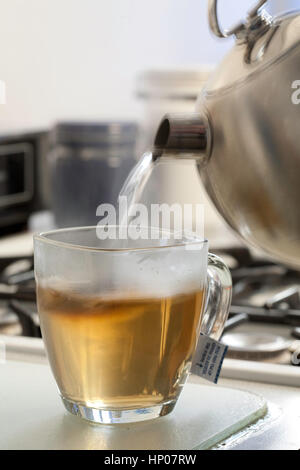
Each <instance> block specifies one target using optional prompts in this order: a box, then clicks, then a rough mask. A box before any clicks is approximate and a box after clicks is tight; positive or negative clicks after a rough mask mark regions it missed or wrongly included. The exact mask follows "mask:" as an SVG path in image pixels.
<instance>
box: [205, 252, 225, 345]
mask: <svg viewBox="0 0 300 470" xmlns="http://www.w3.org/2000/svg"><path fill="white" fill-rule="evenodd" d="M231 296H232V280H231V274H230V271H229V269H228V268H227V266H226V264H225V263H224V261H223V260H222V259H221V258H219V257H218V256H216V255H212V254H211V253H209V254H208V267H207V286H206V304H205V310H204V315H203V319H202V324H201V329H200V331H201V333H203V334H205V335H207V336H210V337H211V338H213V339H216V340H218V339H220V337H221V335H222V333H223V330H224V326H225V323H226V320H227V318H228V313H229V308H230V304H231Z"/></svg>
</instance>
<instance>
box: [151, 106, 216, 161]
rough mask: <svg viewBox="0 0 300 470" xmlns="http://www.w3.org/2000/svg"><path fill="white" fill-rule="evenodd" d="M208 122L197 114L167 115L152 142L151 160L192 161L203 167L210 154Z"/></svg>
mask: <svg viewBox="0 0 300 470" xmlns="http://www.w3.org/2000/svg"><path fill="white" fill-rule="evenodd" d="M211 141H212V138H211V130H210V125H209V121H208V119H207V118H205V117H204V116H201V115H199V114H174V115H169V114H167V115H166V116H165V117H164V118H163V119H162V121H161V123H160V125H159V127H158V131H157V133H156V137H155V141H154V150H153V158H154V159H157V158H161V157H163V158H164V157H173V158H174V157H175V158H181V159H189V160H191V159H194V160H197V161H198V163H199V161H200V162H201V165H204V164H205V163H206V162H207V161H208V159H209V157H210V154H211V147H212V145H211Z"/></svg>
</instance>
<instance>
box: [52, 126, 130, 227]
mask: <svg viewBox="0 0 300 470" xmlns="http://www.w3.org/2000/svg"><path fill="white" fill-rule="evenodd" d="M136 134H137V127H136V125H135V124H134V123H130V122H127V123H126V122H123V123H122V122H107V123H105V122H103V123H67V122H65V123H60V124H57V125H56V126H55V127H54V129H53V130H52V132H51V151H50V154H49V167H50V172H51V201H52V202H51V207H52V210H53V212H54V218H55V225H56V226H57V227H70V226H82V225H97V223H98V222H99V220H100V218H99V217H97V216H96V209H97V207H98V206H99V204H113V205H114V206H115V207H117V200H118V194H119V192H120V189H121V187H122V185H123V183H124V181H125V179H126V177H127V175H128V173H129V171H130V170H131V168H132V167H133V166H134V165H135V164H136V158H135V153H136V150H135V145H136Z"/></svg>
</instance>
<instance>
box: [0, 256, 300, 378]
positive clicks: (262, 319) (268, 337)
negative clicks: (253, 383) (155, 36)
mask: <svg viewBox="0 0 300 470" xmlns="http://www.w3.org/2000/svg"><path fill="white" fill-rule="evenodd" d="M211 251H212V252H214V253H216V254H219V255H220V256H222V257H223V258H224V259H225V261H226V262H227V264H228V265H229V266H230V269H231V274H232V279H233V299H232V306H231V309H230V314H229V319H228V321H227V323H226V326H225V330H224V334H223V337H222V341H223V342H224V343H226V344H227V345H228V346H229V350H228V355H227V362H226V361H225V365H224V368H223V375H224V373H225V375H226V370H228V374H229V375H228V374H227V376H229V377H231V376H232V373H233V372H232V371H233V370H237V371H239V372H238V374H239V375H238V377H239V378H241V377H243V375H245V377H244V378H246V379H249V377H251V373H250V370H251V369H253V371H256V373H255V374H254V378H255V380H259V381H261V380H260V379H259V377H258V375H259V374H258V371H259V370H260V369H261V371H262V372H261V375H262V379H263V380H265V381H266V382H271V383H272V382H274V381H275V383H280V384H289V385H298V386H300V368H299V367H297V366H299V364H300V273H299V272H297V271H294V270H291V269H289V268H288V267H286V266H283V265H279V264H275V263H273V262H271V261H269V260H266V259H262V258H257V257H254V256H253V255H252V254H251V252H250V251H249V250H248V249H247V248H245V247H232V248H222V249H220V248H219V249H215V250H214V249H213V248H212V250H211ZM0 335H6V336H9V337H19V338H20V337H27V338H41V331H40V327H39V318H38V315H37V308H36V295H35V281H34V271H33V256H32V255H27V256H15V257H13V256H11V257H2V258H0ZM238 361H239V362H238ZM246 362H247V364H248V366H247V367H246V368H245V367H243V365H245V364H246ZM251 363H252V364H251ZM254 363H255V364H256V365H254ZM258 363H260V365H259V364H258ZM271 365H276V366H278V365H280V366H285V367H284V368H282V369H278V367H277V368H276V373H275V372H274V367H273V368H272V367H271ZM241 369H242V370H241ZM270 371H271V372H270ZM287 371H288V372H287ZM257 374H258V375H257ZM287 376H288V377H289V378H288V379H287V378H286V377H287ZM289 381H291V383H289Z"/></svg>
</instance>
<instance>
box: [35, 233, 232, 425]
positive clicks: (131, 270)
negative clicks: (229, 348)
mask: <svg viewBox="0 0 300 470" xmlns="http://www.w3.org/2000/svg"><path fill="white" fill-rule="evenodd" d="M187 244H195V249H194V250H189V249H187ZM196 244H198V246H196ZM125 245H126V246H125V247H124V240H122V243H120V248H119V249H118V248H116V242H115V243H112V242H111V241H109V240H107V241H105V240H99V239H97V237H96V231H95V228H83V229H66V230H59V231H56V232H49V233H48V234H42V235H39V236H37V237H36V238H35V263H36V279H37V293H38V310H39V315H40V321H41V329H42V334H43V338H44V341H45V344H46V349H47V354H48V357H49V362H50V365H51V368H52V371H53V374H54V377H55V380H56V382H57V385H58V387H59V390H60V394H61V397H62V400H63V402H64V404H65V406H66V408H67V409H68V410H69V411H71V412H72V413H74V414H77V415H80V416H81V417H83V418H85V419H88V420H91V421H95V422H100V423H124V422H132V421H139V420H145V419H150V418H155V417H158V416H162V415H165V414H167V413H169V412H170V411H172V409H173V408H174V406H175V404H176V402H177V399H178V397H179V395H180V392H181V390H182V388H183V386H184V384H185V382H186V379H187V376H188V373H189V369H190V367H191V361H192V357H193V354H194V352H195V349H196V344H197V339H198V336H199V333H200V329H201V330H202V331H205V329H206V330H207V329H208V328H210V329H212V330H213V328H214V325H215V326H216V325H217V327H218V334H220V333H221V331H222V328H223V324H224V321H225V318H226V317H227V309H228V302H229V298H228V295H227V293H228V292H229V291H230V278H229V274H228V271H227V269H226V268H225V266H224V264H223V263H222V262H221V261H220V260H219V258H216V257H213V256H211V255H210V256H211V259H210V261H209V267H208V266H207V260H208V254H207V242H204V241H201V240H197V239H195V238H193V239H187V240H181V241H178V240H174V239H172V238H171V239H168V240H166V239H164V238H163V237H162V238H161V239H160V240H156V241H151V240H150V241H149V240H148V241H146V240H143V241H139V242H134V241H130V240H128V241H126V243H125ZM207 274H209V277H210V276H211V279H212V278H213V277H215V276H218V277H219V278H220V277H221V278H222V283H223V287H220V288H219V289H220V292H219V293H220V299H219V305H218V306H217V305H216V304H214V305H213V307H212V308H211V309H210V307H209V302H208V303H207V308H206V311H205V314H204V303H205V295H206V294H205V292H206V278H207ZM222 294H223V295H222ZM216 307H218V308H217V309H216ZM212 316H214V318H212ZM204 317H206V318H204ZM212 320H213V321H212ZM205 332H206V333H207V332H208V331H205Z"/></svg>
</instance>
